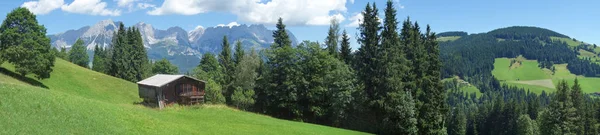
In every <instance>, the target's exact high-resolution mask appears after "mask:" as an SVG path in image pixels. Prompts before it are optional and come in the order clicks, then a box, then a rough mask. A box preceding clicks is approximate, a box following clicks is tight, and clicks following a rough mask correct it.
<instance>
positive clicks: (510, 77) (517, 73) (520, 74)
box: [492, 58, 550, 81]
mask: <svg viewBox="0 0 600 135" xmlns="http://www.w3.org/2000/svg"><path fill="white" fill-rule="evenodd" d="M511 60H514V59H509V58H497V59H495V62H494V70H492V74H493V75H494V76H495V77H496V79H498V80H504V81H520V80H540V79H548V78H550V76H548V75H547V74H546V73H545V72H544V71H543V70H542V69H540V68H539V67H538V63H537V61H535V60H516V61H521V62H520V63H519V62H516V63H514V64H512V66H511Z"/></svg>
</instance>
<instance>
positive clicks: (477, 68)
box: [440, 26, 600, 134]
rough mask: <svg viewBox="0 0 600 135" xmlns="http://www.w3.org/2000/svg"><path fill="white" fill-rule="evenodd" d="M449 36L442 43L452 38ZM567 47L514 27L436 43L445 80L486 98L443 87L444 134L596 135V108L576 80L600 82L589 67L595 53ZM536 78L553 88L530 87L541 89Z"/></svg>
mask: <svg viewBox="0 0 600 135" xmlns="http://www.w3.org/2000/svg"><path fill="white" fill-rule="evenodd" d="M453 33H454V32H451V33H448V34H445V35H448V36H455V35H457V33H454V34H453ZM557 39H561V40H557ZM564 39H567V40H573V41H575V39H571V38H570V37H568V36H565V35H563V34H560V33H557V32H554V31H551V30H547V29H543V28H537V27H523V26H516V27H508V28H501V29H497V30H493V31H490V32H488V33H480V34H470V35H462V36H461V37H460V38H458V39H456V40H454V41H447V42H440V48H441V49H440V50H441V59H442V63H443V68H442V71H443V72H442V74H443V75H442V76H443V77H444V78H454V77H457V78H460V79H462V80H465V83H467V84H468V85H473V86H475V87H477V88H478V89H479V90H480V91H481V92H482V93H483V95H482V96H480V97H477V96H476V95H475V93H466V94H465V93H464V92H463V91H461V82H460V81H458V80H457V79H454V81H447V82H445V88H446V89H448V90H449V96H448V103H449V105H450V106H452V109H451V111H450V113H449V114H448V122H449V124H448V131H449V132H448V133H449V134H569V133H575V134H597V132H598V131H597V127H598V125H597V119H598V116H597V114H598V113H597V111H598V110H599V108H598V107H599V103H600V102H598V100H597V99H596V98H592V97H590V94H585V93H584V92H583V91H582V84H580V83H578V79H577V78H579V79H583V80H588V79H594V77H598V76H600V72H599V71H600V65H598V64H596V63H595V62H594V61H593V60H594V59H593V58H597V56H598V53H597V52H594V50H593V49H594V46H593V45H590V44H584V43H583V42H575V43H580V44H575V45H571V44H569V43H568V42H566V41H565V40H564ZM580 50H589V51H588V52H589V53H591V54H592V55H590V54H588V55H587V57H582V55H581V53H580V52H581V51H580ZM594 55H595V56H594ZM498 58H503V59H498ZM507 58H508V59H507ZM497 60H507V61H505V62H507V64H506V65H504V64H498V63H497V62H498V61H497ZM532 64H534V65H537V67H532ZM565 65H567V66H565ZM498 66H502V67H498ZM504 66H507V67H504ZM564 67H566V68H564ZM496 68H502V71H500V70H498V69H496ZM492 70H498V71H497V72H496V73H497V74H492ZM520 70H522V71H520ZM565 71H566V74H565V73H564V72H565ZM569 71H570V72H569ZM545 72H547V73H545ZM570 73H572V74H574V75H572V76H571V75H568V74H570ZM510 74H514V75H515V76H514V77H510ZM507 75H508V77H507ZM575 75H577V76H575ZM536 76H539V77H536ZM566 76H569V77H568V78H567V77H566ZM571 77H576V78H571ZM537 78H539V79H544V78H549V79H548V81H549V83H550V84H552V83H553V82H558V84H555V85H551V86H552V88H548V87H541V88H540V87H537V86H535V85H527V84H528V83H539V82H544V81H545V80H539V81H538V80H535V79H537ZM505 79H510V80H505ZM532 79H533V80H532ZM550 79H552V80H550ZM520 80H531V81H529V82H526V81H520ZM553 80H556V81H553ZM564 80H570V81H572V80H574V82H573V83H571V82H570V81H569V82H567V81H564ZM509 81H510V82H523V83H520V84H519V83H509ZM536 81H537V82H536ZM548 81H545V82H548ZM568 83H571V84H568ZM583 85H585V84H583ZM554 86H556V87H554ZM571 86H572V87H571ZM532 88H536V90H537V89H541V90H542V91H541V92H540V91H536V93H534V92H531V91H530V89H532ZM588 89H589V88H588ZM532 90H533V89H532ZM587 91H588V92H590V91H594V90H587ZM599 92H600V91H599ZM591 95H593V94H591ZM559 112H561V113H559ZM565 113H566V114H565ZM554 118H559V120H557V119H554Z"/></svg>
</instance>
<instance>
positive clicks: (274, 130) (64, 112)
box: [0, 59, 365, 134]
mask: <svg viewBox="0 0 600 135" xmlns="http://www.w3.org/2000/svg"><path fill="white" fill-rule="evenodd" d="M2 67H3V68H0V69H5V70H7V71H14V68H13V67H11V66H10V65H9V64H6V63H5V64H4V65H2ZM28 77H31V76H28ZM34 81H35V80H34ZM38 83H41V84H43V85H45V86H46V87H47V88H42V87H37V86H34V85H32V82H24V81H21V80H20V79H16V78H14V77H12V76H11V75H9V74H7V73H0V95H2V98H0V116H2V117H0V121H2V122H0V127H2V130H0V134H365V133H361V132H355V131H350V130H344V129H338V128H332V127H327V126H321V125H315V124H308V123H302V122H294V121H288V120H280V119H275V118H272V117H269V116H264V115H260V114H255V113H249V112H244V111H240V110H237V109H232V108H229V107H226V106H222V105H203V106H192V107H189V106H186V107H180V106H175V107H170V108H167V109H164V110H157V109H153V108H147V107H144V106H141V105H137V104H135V103H136V102H139V101H141V99H139V97H138V95H137V86H136V84H135V83H131V82H127V81H124V80H121V79H118V78H114V77H111V76H107V75H104V74H100V73H97V72H93V71H90V70H88V69H85V68H81V67H78V66H76V65H74V64H71V63H68V62H66V61H64V60H61V59H57V61H56V63H55V67H54V71H53V72H52V74H51V78H49V79H45V80H41V81H38Z"/></svg>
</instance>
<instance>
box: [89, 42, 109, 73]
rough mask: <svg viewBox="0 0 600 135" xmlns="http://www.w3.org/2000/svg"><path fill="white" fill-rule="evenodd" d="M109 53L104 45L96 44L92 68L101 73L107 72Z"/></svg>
mask: <svg viewBox="0 0 600 135" xmlns="http://www.w3.org/2000/svg"><path fill="white" fill-rule="evenodd" d="M106 58H107V53H106V50H104V48H103V47H99V46H98V45H96V47H94V61H92V70H94V71H96V72H100V73H106V72H107V65H106V64H107V61H106Z"/></svg>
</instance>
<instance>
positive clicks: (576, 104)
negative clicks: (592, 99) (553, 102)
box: [570, 78, 586, 134]
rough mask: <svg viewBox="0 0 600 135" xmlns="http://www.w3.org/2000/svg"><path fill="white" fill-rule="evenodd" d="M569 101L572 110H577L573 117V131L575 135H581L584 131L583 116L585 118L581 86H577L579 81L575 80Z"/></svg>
mask: <svg viewBox="0 0 600 135" xmlns="http://www.w3.org/2000/svg"><path fill="white" fill-rule="evenodd" d="M570 96H571V100H573V101H572V102H573V108H575V109H577V110H576V112H575V116H574V124H575V129H573V131H574V132H575V133H576V134H583V133H584V132H585V131H584V124H585V121H584V118H585V117H584V116H585V113H586V112H585V110H584V107H585V101H584V100H585V99H584V95H583V91H581V86H580V85H579V80H578V79H577V78H575V82H574V83H573V86H572V87H571V95H570Z"/></svg>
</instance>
